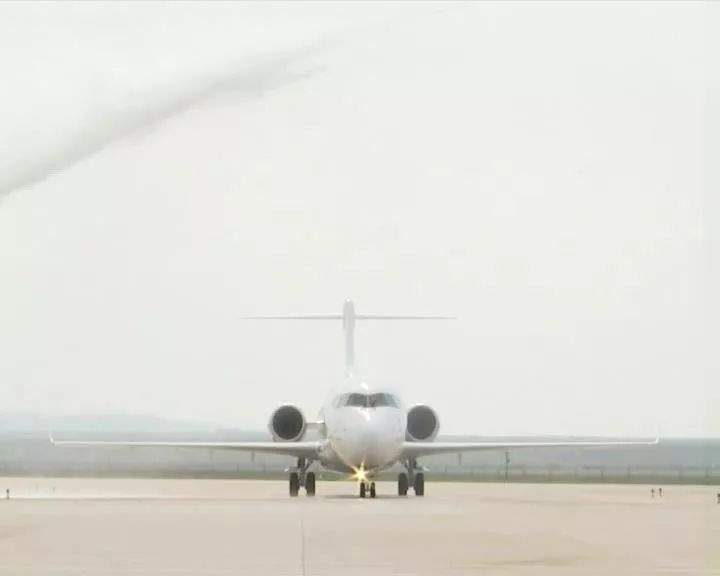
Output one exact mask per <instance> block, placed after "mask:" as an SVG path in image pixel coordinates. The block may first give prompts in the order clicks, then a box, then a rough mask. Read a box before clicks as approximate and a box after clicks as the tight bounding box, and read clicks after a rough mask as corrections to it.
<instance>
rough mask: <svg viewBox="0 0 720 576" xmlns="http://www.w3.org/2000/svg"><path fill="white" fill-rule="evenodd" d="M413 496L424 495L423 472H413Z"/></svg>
mask: <svg viewBox="0 0 720 576" xmlns="http://www.w3.org/2000/svg"><path fill="white" fill-rule="evenodd" d="M413 488H415V496H425V474H423V473H422V472H418V473H417V474H415V486H413Z"/></svg>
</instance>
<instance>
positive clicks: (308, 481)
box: [290, 458, 315, 498]
mask: <svg viewBox="0 0 720 576" xmlns="http://www.w3.org/2000/svg"><path fill="white" fill-rule="evenodd" d="M310 464H312V461H307V460H305V458H298V461H297V466H296V467H295V468H292V469H291V471H290V496H292V497H293V498H294V497H296V496H297V495H298V494H299V493H300V488H305V493H306V494H307V495H308V496H315V472H308V471H307V470H308V468H310Z"/></svg>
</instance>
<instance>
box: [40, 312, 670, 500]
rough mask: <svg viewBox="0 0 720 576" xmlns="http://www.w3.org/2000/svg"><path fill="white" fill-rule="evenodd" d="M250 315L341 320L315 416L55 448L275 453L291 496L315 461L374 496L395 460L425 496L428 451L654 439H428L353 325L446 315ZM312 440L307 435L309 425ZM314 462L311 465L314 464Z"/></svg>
mask: <svg viewBox="0 0 720 576" xmlns="http://www.w3.org/2000/svg"><path fill="white" fill-rule="evenodd" d="M243 318H244V319H250V320H335V321H337V320H341V321H342V327H343V331H344V333H345V378H344V380H343V381H342V382H341V383H340V385H339V386H338V387H337V388H336V389H335V390H334V391H333V392H332V393H331V394H330V396H329V397H328V399H327V400H326V402H325V403H324V405H323V407H322V409H321V411H320V413H319V417H318V420H316V421H308V420H306V418H305V416H304V414H303V412H302V411H301V410H300V408H298V407H297V406H295V405H292V404H283V405H281V406H279V407H278V408H276V409H275V410H274V411H273V412H272V414H271V416H270V420H269V423H268V428H269V430H270V433H271V435H272V441H270V442H255V441H253V442H162V441H158V442H156V441H152V442H142V441H77V440H55V439H54V438H53V437H52V434H50V441H51V442H52V443H53V444H54V445H57V446H131V447H155V448H157V447H167V448H199V449H213V450H237V451H246V452H259V453H270V454H281V455H286V456H291V457H293V458H295V459H296V461H295V462H296V463H295V466H293V467H292V468H289V469H288V470H287V471H288V472H289V493H290V496H292V497H296V496H298V494H299V493H300V490H301V489H304V490H305V493H306V494H307V496H314V495H315V492H316V474H315V472H314V471H313V470H312V469H311V468H313V467H315V468H317V467H321V468H323V469H325V470H328V471H331V472H339V473H344V474H350V475H352V477H353V478H354V479H356V480H357V483H358V486H359V495H360V498H365V497H366V496H368V495H369V496H370V497H371V498H374V497H375V496H376V487H375V481H374V479H375V478H376V477H377V476H378V474H379V473H381V472H383V471H386V470H388V469H389V468H391V467H392V466H394V465H395V464H400V466H401V467H402V469H403V471H401V472H400V473H399V474H398V477H397V493H398V495H399V496H407V494H408V491H409V490H410V489H412V491H413V492H414V494H415V495H416V496H424V495H425V471H426V470H425V468H424V467H422V466H421V465H419V464H418V458H421V457H423V456H430V455H436V454H449V453H455V454H457V453H462V452H470V451H482V450H503V451H508V450H516V449H532V448H560V447H566V448H567V447H573V448H596V447H611V446H649V445H656V444H658V443H659V437H657V438H655V439H654V440H641V441H626V440H617V441H577V442H568V441H562V442H549V441H537V442H532V441H531V442H492V441H482V442H448V441H442V442H440V441H436V440H435V438H436V437H437V435H438V431H439V429H440V420H439V418H438V415H437V413H436V412H435V410H433V409H432V408H431V407H430V406H428V405H426V404H415V405H413V406H410V407H409V408H406V407H405V405H404V404H403V403H402V401H401V399H400V397H399V396H398V395H397V394H396V393H394V392H391V391H390V390H387V389H384V388H379V387H375V386H372V385H370V384H369V383H368V382H367V381H366V380H365V379H364V378H363V377H362V376H361V375H360V372H359V371H358V370H357V369H356V366H355V324H356V322H358V321H367V320H448V319H453V318H452V317H449V316H400V315H383V314H357V313H356V312H355V305H354V304H353V302H352V301H351V300H346V301H345V303H344V305H343V308H342V313H341V314H309V315H293V316H245V317H243ZM311 430H315V431H316V432H317V434H316V435H317V436H318V438H317V439H308V437H309V436H310V435H309V434H308V432H309V431H311ZM315 464H317V466H315Z"/></svg>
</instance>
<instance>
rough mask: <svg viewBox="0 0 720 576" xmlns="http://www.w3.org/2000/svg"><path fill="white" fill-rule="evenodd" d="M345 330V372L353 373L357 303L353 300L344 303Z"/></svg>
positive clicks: (343, 318)
mask: <svg viewBox="0 0 720 576" xmlns="http://www.w3.org/2000/svg"><path fill="white" fill-rule="evenodd" d="M342 321H343V330H344V331H345V372H346V373H347V374H351V373H352V371H353V368H354V367H355V305H354V304H353V302H352V300H345V303H344V304H343V314H342Z"/></svg>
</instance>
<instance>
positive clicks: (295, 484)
mask: <svg viewBox="0 0 720 576" xmlns="http://www.w3.org/2000/svg"><path fill="white" fill-rule="evenodd" d="M298 492H300V477H299V476H298V473H297V472H291V473H290V496H292V497H293V498H294V497H295V496H297V495H298Z"/></svg>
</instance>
